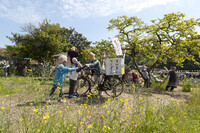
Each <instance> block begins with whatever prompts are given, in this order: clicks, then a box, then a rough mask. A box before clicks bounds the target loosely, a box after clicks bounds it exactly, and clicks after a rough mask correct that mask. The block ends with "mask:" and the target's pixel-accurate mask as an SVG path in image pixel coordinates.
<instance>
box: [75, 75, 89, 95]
mask: <svg viewBox="0 0 200 133" xmlns="http://www.w3.org/2000/svg"><path fill="white" fill-rule="evenodd" d="M89 88H90V82H89V81H88V80H87V78H85V77H79V78H78V80H77V84H76V92H77V93H78V94H79V95H83V94H86V93H87V92H88V91H89Z"/></svg>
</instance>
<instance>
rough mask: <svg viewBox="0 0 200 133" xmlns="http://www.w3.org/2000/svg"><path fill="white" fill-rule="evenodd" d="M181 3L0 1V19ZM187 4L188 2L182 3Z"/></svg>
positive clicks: (151, 0) (36, 18) (127, 10)
mask: <svg viewBox="0 0 200 133" xmlns="http://www.w3.org/2000/svg"><path fill="white" fill-rule="evenodd" d="M182 1H183V0H0V18H4V19H5V18H6V19H10V20H12V21H15V22H18V23H29V22H31V23H36V22H40V21H41V20H42V19H44V18H48V19H51V18H53V17H57V18H58V17H60V18H62V17H71V16H73V17H74V16H76V17H80V18H87V17H90V16H109V15H112V14H115V13H120V12H123V13H130V12H132V13H134V12H139V11H141V10H143V9H145V8H149V7H153V6H156V5H166V4H168V3H172V4H174V3H176V2H182ZM184 1H188V0H184Z"/></svg>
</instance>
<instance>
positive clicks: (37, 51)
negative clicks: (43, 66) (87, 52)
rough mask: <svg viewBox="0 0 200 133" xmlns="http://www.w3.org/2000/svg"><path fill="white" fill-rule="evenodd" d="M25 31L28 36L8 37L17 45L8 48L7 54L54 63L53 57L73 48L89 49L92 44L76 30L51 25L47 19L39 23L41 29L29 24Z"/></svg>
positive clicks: (16, 34)
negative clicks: (83, 47)
mask: <svg viewBox="0 0 200 133" xmlns="http://www.w3.org/2000/svg"><path fill="white" fill-rule="evenodd" d="M23 30H24V31H25V32H27V34H24V35H21V34H19V33H12V37H8V38H9V39H10V40H11V41H12V42H14V43H15V45H14V46H7V52H8V53H9V54H10V55H12V56H16V57H21V58H22V57H29V58H32V59H35V60H37V61H39V62H44V61H48V62H49V61H52V55H55V54H58V53H61V52H67V51H68V50H69V49H70V48H71V47H72V46H77V47H78V48H81V47H82V46H85V47H88V46H89V45H90V43H91V42H89V41H87V39H86V38H85V37H83V36H82V34H80V33H78V32H76V31H75V29H72V28H70V29H67V28H65V27H61V26H60V24H58V23H57V24H50V21H48V20H47V19H46V20H44V21H43V22H42V23H39V27H36V26H34V25H32V24H29V25H26V26H25V27H23Z"/></svg>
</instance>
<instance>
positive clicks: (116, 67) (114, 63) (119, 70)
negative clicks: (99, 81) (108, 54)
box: [106, 58, 124, 75]
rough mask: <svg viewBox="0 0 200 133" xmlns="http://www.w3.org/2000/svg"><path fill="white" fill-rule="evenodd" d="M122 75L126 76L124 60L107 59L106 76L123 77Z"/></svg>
mask: <svg viewBox="0 0 200 133" xmlns="http://www.w3.org/2000/svg"><path fill="white" fill-rule="evenodd" d="M122 74H124V59H123V58H107V59H106V75H122Z"/></svg>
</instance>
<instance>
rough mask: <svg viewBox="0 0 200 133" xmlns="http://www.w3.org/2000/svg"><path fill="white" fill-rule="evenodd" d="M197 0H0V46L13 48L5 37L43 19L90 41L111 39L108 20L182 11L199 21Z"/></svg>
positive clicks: (159, 15) (199, 10) (156, 15)
mask: <svg viewBox="0 0 200 133" xmlns="http://www.w3.org/2000/svg"><path fill="white" fill-rule="evenodd" d="M199 6H200V0H0V22H1V23H0V47H3V48H5V45H6V44H7V45H14V44H13V43H12V42H11V41H10V40H9V39H7V38H6V36H11V32H14V33H20V34H24V32H22V29H21V27H23V26H24V25H25V24H27V23H32V24H34V25H37V24H38V23H39V22H41V21H42V20H43V19H45V18H47V19H48V20H51V23H59V24H60V25H61V26H62V27H66V28H69V27H72V28H75V30H76V31H77V32H79V33H82V34H83V36H85V37H86V38H87V39H88V40H89V41H93V42H95V41H100V40H101V39H108V38H109V37H110V38H113V37H114V36H115V35H116V34H117V32H116V31H108V30H107V27H108V24H109V20H111V19H112V18H117V17H118V16H122V15H126V16H137V17H138V18H141V19H142V20H143V21H144V22H146V23H150V20H153V19H158V18H162V17H163V15H164V14H167V13H172V12H175V13H176V12H179V11H180V12H182V13H185V14H186V18H187V19H190V18H200V7H199Z"/></svg>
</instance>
